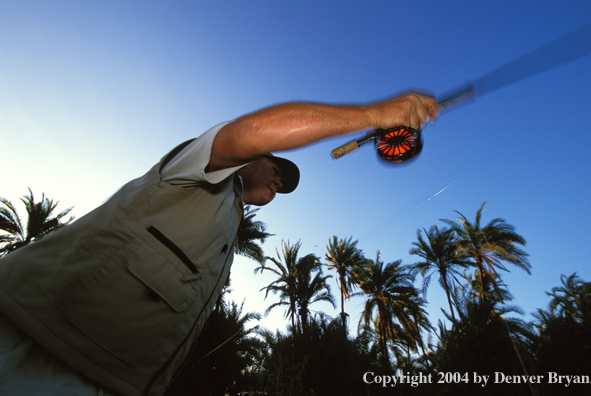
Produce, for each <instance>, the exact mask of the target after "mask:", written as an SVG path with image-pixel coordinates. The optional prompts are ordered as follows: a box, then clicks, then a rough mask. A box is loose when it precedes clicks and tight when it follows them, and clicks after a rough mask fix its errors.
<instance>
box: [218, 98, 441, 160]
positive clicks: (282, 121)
mask: <svg viewBox="0 0 591 396" xmlns="http://www.w3.org/2000/svg"><path fill="white" fill-rule="evenodd" d="M436 111H437V106H436V104H435V102H434V101H433V100H432V99H431V98H427V97H423V96H418V95H405V96H402V97H399V98H394V99H392V100H389V101H386V102H382V103H376V104H371V105H367V106H334V105H325V104H315V103H288V104H282V105H277V106H272V107H268V108H266V109H263V110H260V111H257V112H254V113H251V114H248V115H245V116H243V117H240V118H239V119H237V120H235V121H233V122H232V123H230V124H228V125H226V126H225V127H224V128H223V129H222V130H221V131H220V132H219V133H218V136H217V137H216V140H215V142H214V145H213V148H212V156H211V161H210V169H211V170H214V169H220V168H224V167H229V166H234V165H238V164H241V163H244V162H247V161H250V160H251V159H252V158H254V157H256V156H258V155H261V154H265V153H269V152H275V151H283V150H291V149H295V148H299V147H304V146H307V145H309V144H312V143H314V142H317V141H320V140H323V139H326V138H329V137H333V136H338V135H343V134H346V133H350V132H354V131H359V130H362V129H366V128H389V127H391V126H396V125H407V126H412V127H420V126H421V124H422V123H423V122H425V121H426V120H427V119H429V117H430V115H432V116H435V114H436Z"/></svg>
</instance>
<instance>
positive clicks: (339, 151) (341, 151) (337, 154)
mask: <svg viewBox="0 0 591 396" xmlns="http://www.w3.org/2000/svg"><path fill="white" fill-rule="evenodd" d="M358 148H359V145H358V144H357V141H356V140H353V141H352V142H349V143H347V144H345V145H343V146H341V147H337V148H336V149H334V150H332V151H331V152H330V154H331V155H332V158H334V159H337V158H341V157H342V156H343V155H345V154H349V153H350V152H351V151H355V150H357V149H358Z"/></svg>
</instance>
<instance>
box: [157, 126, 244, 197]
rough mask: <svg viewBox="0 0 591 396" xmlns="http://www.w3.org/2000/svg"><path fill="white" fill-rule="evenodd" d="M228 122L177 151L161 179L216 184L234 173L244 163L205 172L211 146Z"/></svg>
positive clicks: (182, 183) (185, 183)
mask: <svg viewBox="0 0 591 396" xmlns="http://www.w3.org/2000/svg"><path fill="white" fill-rule="evenodd" d="M229 123H230V122H224V123H221V124H219V125H216V126H215V127H213V128H211V129H209V130H208V131H206V132H205V133H203V134H202V135H201V136H199V137H198V138H196V139H195V140H193V141H192V142H191V143H190V144H189V145H188V146H187V147H185V148H184V149H183V150H182V151H181V152H180V153H178V154H177V155H176V156H175V157H174V158H173V159H172V160H171V161H170V162H169V163H168V164H167V165H166V166H165V167H164V169H163V170H162V172H161V176H162V180H164V181H166V182H168V183H170V184H172V185H175V186H180V187H186V188H191V187H196V186H198V185H200V184H203V183H207V184H217V183H219V182H221V181H222V180H224V179H226V178H227V177H228V176H230V175H232V174H234V173H235V172H236V171H238V170H239V169H240V168H242V167H243V166H246V165H247V164H244V165H239V166H235V167H232V168H226V169H221V170H217V171H215V172H208V173H206V172H205V167H206V166H207V164H209V159H210V158H211V147H212V145H213V141H214V139H215V137H216V136H217V134H218V132H219V131H220V130H221V129H222V128H223V127H224V126H226V125H227V124H229Z"/></svg>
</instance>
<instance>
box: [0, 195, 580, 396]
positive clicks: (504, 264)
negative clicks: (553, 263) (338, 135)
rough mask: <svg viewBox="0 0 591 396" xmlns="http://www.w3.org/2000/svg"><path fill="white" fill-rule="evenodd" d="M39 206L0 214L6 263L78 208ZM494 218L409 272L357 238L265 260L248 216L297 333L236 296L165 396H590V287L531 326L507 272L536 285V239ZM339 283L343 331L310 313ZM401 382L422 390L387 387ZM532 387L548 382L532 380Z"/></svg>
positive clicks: (247, 229)
mask: <svg viewBox="0 0 591 396" xmlns="http://www.w3.org/2000/svg"><path fill="white" fill-rule="evenodd" d="M29 193H30V194H29V196H25V197H24V198H23V202H24V203H25V205H26V208H27V214H28V215H29V219H30V220H29V224H31V226H27V227H26V231H25V228H24V227H22V226H21V221H20V219H19V218H18V215H17V214H16V211H15V210H14V208H13V207H12V205H11V204H10V202H9V201H7V200H5V199H2V200H1V201H0V203H2V204H3V205H4V207H2V208H1V209H0V221H1V222H2V223H1V225H2V228H1V230H2V231H4V233H3V234H2V235H0V238H1V239H0V252H2V253H1V254H9V253H10V252H11V251H13V250H14V249H17V248H19V247H21V246H24V245H25V244H27V243H29V242H31V241H34V240H36V239H39V238H41V237H42V236H44V235H46V234H47V233H49V232H51V231H52V230H55V229H57V228H59V227H62V226H63V225H65V224H67V223H68V222H69V221H71V219H70V220H68V221H67V222H65V223H61V222H60V220H59V219H60V218H62V217H63V216H65V215H66V214H67V213H68V212H69V209H68V210H66V211H64V212H62V213H60V214H59V215H58V216H56V217H54V218H52V217H50V216H51V213H52V211H53V210H54V209H55V205H56V204H53V201H51V200H49V199H47V198H45V197H44V196H43V197H42V202H41V203H35V201H34V199H33V194H32V193H31V192H29ZM483 208H484V205H482V207H481V208H480V209H479V210H478V211H477V213H476V216H475V218H474V220H473V221H472V220H470V219H468V218H467V217H466V216H464V215H462V214H461V213H458V215H459V218H458V220H456V221H452V220H447V219H442V220H441V222H442V223H443V225H442V226H437V225H433V226H431V227H430V228H428V229H422V230H419V231H418V233H417V241H416V242H414V243H413V244H412V246H411V248H410V254H411V255H413V256H415V257H416V258H417V261H416V262H415V263H413V264H408V265H404V264H403V263H402V262H401V261H400V260H396V261H393V262H385V261H383V259H382V257H381V253H378V254H377V256H376V257H375V259H373V258H371V259H370V258H368V257H366V256H365V254H364V253H363V252H362V251H361V250H360V249H359V248H358V247H357V241H354V240H353V238H352V237H349V238H345V239H340V238H338V237H337V236H333V237H331V238H330V239H329V241H328V245H327V251H326V255H325V257H324V260H323V259H321V258H320V257H317V256H315V255H313V254H302V253H301V252H300V248H301V242H299V241H298V242H297V243H295V244H291V243H290V242H289V241H288V242H283V244H282V249H281V252H277V256H276V257H265V256H264V254H263V250H262V248H261V243H263V242H264V241H265V239H266V238H267V237H268V236H270V235H271V234H269V233H267V232H266V230H265V225H264V224H263V223H261V222H259V221H255V220H254V217H255V213H256V210H251V209H250V208H248V207H247V208H246V211H245V216H244V219H243V221H242V223H241V226H240V230H239V234H238V235H239V243H238V245H237V253H239V254H244V255H246V256H247V257H250V258H252V259H253V260H255V262H256V263H257V266H256V268H255V273H257V272H268V273H272V274H274V276H275V280H274V281H273V282H272V283H270V284H269V285H267V286H266V287H264V288H263V289H262V290H261V291H264V292H265V295H269V294H272V295H276V296H277V297H278V301H277V302H275V303H272V304H270V305H269V307H268V309H267V311H270V310H272V309H276V308H284V309H285V318H286V320H287V324H288V326H287V332H286V333H283V332H280V331H271V330H268V329H264V328H261V327H259V326H257V325H256V322H257V321H258V319H260V317H261V315H260V314H259V313H254V312H243V310H242V306H240V305H238V304H236V303H235V302H232V301H231V300H230V299H229V294H231V293H230V291H229V288H226V290H225V292H224V294H223V295H222V296H220V298H219V300H218V302H217V304H216V307H215V309H214V312H213V313H212V315H211V317H210V318H209V320H208V322H207V324H206V326H205V328H204V329H203V332H202V334H201V336H200V338H199V342H198V343H197V344H196V345H195V348H194V350H193V351H192V353H191V355H190V356H189V358H188V359H187V361H186V363H185V365H184V366H183V367H182V369H181V370H180V371H179V372H178V373H177V375H176V377H175V379H174V381H173V383H172V385H171V386H170V388H169V390H168V391H167V393H166V395H167V396H177V395H293V396H296V395H306V396H308V395H310V396H311V395H314V396H319V395H331V396H332V395H393V394H400V395H411V396H412V395H498V394H501V395H504V396H508V395H559V394H560V395H566V394H569V395H570V394H577V395H578V394H581V395H587V394H590V391H591V384H579V383H576V382H578V381H585V380H589V377H590V376H591V363H590V359H589V356H591V350H590V349H591V283H589V282H585V281H583V280H582V279H580V278H579V277H578V276H577V275H576V273H575V274H572V275H570V276H567V275H563V276H562V278H561V279H560V282H561V285H560V286H557V287H555V288H553V289H552V290H551V291H550V292H548V293H547V294H548V296H549V297H550V303H549V305H548V307H547V308H546V309H538V310H537V312H536V313H534V321H533V322H526V321H524V320H522V319H520V318H519V316H521V315H523V312H522V311H521V309H520V308H519V306H516V305H513V304H511V302H512V295H511V293H510V292H509V290H508V289H507V287H506V285H505V284H504V282H503V280H502V277H501V271H500V270H502V271H504V272H509V269H510V268H511V266H514V267H517V268H519V269H521V270H525V271H526V272H527V273H530V269H531V264H530V263H529V261H528V255H527V253H526V252H525V251H524V250H523V247H524V246H525V239H524V238H523V237H522V236H521V235H519V234H517V232H516V231H515V229H514V227H513V226H511V225H510V224H508V223H507V222H505V220H503V219H499V218H497V219H494V220H492V221H490V222H489V223H488V224H482V223H481V217H482V211H483ZM31 219H33V220H31ZM325 270H326V271H327V272H325ZM332 271H334V272H332ZM330 273H332V274H333V275H334V276H335V278H336V281H337V284H338V286H339V293H338V294H337V299H338V300H339V302H340V304H339V305H338V307H339V308H340V315H338V316H337V317H336V318H330V317H328V316H327V315H325V314H322V313H321V314H313V311H311V309H310V307H311V306H312V305H313V304H315V303H316V302H319V301H325V302H328V303H330V304H332V305H333V306H334V307H335V308H336V307H337V299H335V296H334V295H333V294H332V292H331V290H330V287H329V284H328V279H329V278H330V277H331V276H333V275H330ZM433 278H436V279H437V281H438V283H439V287H441V288H443V290H444V291H445V295H446V300H447V301H446V302H445V304H446V306H447V307H448V310H445V311H444V314H445V316H446V319H447V320H446V321H445V322H441V321H439V323H437V325H436V326H434V325H433V324H432V323H431V322H430V321H429V319H428V317H427V313H426V310H425V308H426V302H425V300H424V298H423V297H424V295H425V292H426V290H427V288H428V287H433V286H432V283H431V280H432V279H433ZM417 284H420V285H421V286H420V288H417V286H416V285H417ZM351 296H362V297H363V298H364V300H365V302H364V309H363V312H362V314H361V317H360V319H359V321H358V323H357V325H358V326H357V332H356V334H350V333H349V331H348V327H347V326H346V323H347V318H348V315H347V313H346V310H345V303H346V301H347V300H348V299H349V298H350V297H351ZM499 373H502V375H501V374H499ZM550 373H556V374H555V376H553V377H552V376H551V375H550ZM558 375H563V376H570V378H569V379H567V378H566V377H563V378H562V379H560V378H559V377H557V376H558ZM386 376H390V377H386ZM392 376H397V377H396V378H397V379H398V380H399V381H400V378H401V377H404V378H405V381H406V382H408V381H409V380H410V381H412V380H413V378H414V380H415V381H422V383H420V384H419V385H418V386H412V384H410V383H397V384H396V386H395V387H391V386H390V385H388V386H387V387H383V386H382V384H381V383H376V382H379V380H382V383H383V380H384V378H390V379H391V378H392ZM485 376H488V383H487V385H486V386H483V382H482V381H483V378H484V377H485ZM531 378H534V379H537V380H536V381H531V380H530V381H525V380H524V379H531ZM559 379H560V381H561V383H551V382H558V380H559ZM495 380H497V382H500V381H502V383H495ZM509 380H510V381H511V383H509ZM439 381H441V383H438V382H439ZM479 381H480V383H478V382H479ZM569 381H570V384H569V386H568V387H567V386H565V385H566V384H567V382H569Z"/></svg>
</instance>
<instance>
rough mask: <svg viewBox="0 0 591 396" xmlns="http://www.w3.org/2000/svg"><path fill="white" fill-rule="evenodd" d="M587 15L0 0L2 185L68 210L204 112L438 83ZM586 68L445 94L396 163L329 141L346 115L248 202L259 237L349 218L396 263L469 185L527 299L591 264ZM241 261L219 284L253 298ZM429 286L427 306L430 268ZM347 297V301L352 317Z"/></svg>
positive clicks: (205, 122)
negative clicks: (295, 178)
mask: <svg viewBox="0 0 591 396" xmlns="http://www.w3.org/2000/svg"><path fill="white" fill-rule="evenodd" d="M589 23H591V3H590V2H582V1H573V2H568V1H560V2H558V1H557V2H533V1H513V2H505V1H495V2H483V1H474V2H469V1H412V2H411V1H363V2H362V1H290V2H287V1H273V2H271V1H216V2H213V1H211V2H206V1H202V2H196V1H184V2H183V1H171V2H164V1H150V2H143V1H142V2H140V1H101V2H78V1H54V2H43V1H18V2H14V1H5V0H0V144H1V147H2V153H3V157H2V158H3V167H2V168H3V169H4V171H3V172H2V188H1V190H0V195H1V196H4V197H6V198H9V199H12V200H13V201H17V199H18V197H21V196H22V195H24V194H25V193H26V192H27V187H31V188H32V190H33V191H34V193H36V194H37V195H39V196H40V194H41V192H45V193H46V194H47V195H48V196H50V197H52V198H55V199H58V200H60V205H61V206H63V207H67V206H74V207H75V208H74V211H73V213H74V214H75V215H76V216H77V217H80V216H82V215H83V214H84V213H86V212H88V211H89V210H91V209H93V208H94V207H96V206H97V205H99V204H101V203H102V202H104V201H105V200H106V199H107V198H108V197H109V196H110V195H111V194H113V193H114V192H115V191H116V190H117V189H118V188H119V187H120V186H121V185H123V184H124V183H125V182H127V181H128V180H130V179H133V178H135V177H137V176H140V175H141V174H143V173H144V172H145V171H146V170H148V169H149V168H150V167H151V166H152V165H153V164H154V163H155V162H156V161H158V160H159V158H160V157H161V156H162V155H164V154H165V153H166V152H167V151H168V150H169V149H171V148H172V147H174V146H175V145H176V144H177V143H179V142H181V141H184V140H186V139H188V138H191V137H194V136H197V135H199V134H200V133H202V132H203V131H205V130H207V129H209V128H210V127H211V126H213V125H216V124H218V123H220V122H223V121H226V120H231V119H234V118H236V117H238V116H240V115H242V114H245V113H248V112H251V111H255V110H257V109H260V108H263V107H266V106H269V105H273V104H276V103H282V102H289V101H313V102H323V103H335V104H350V103H359V104H363V103H369V102H372V101H375V100H378V99H383V98H387V97H391V96H394V95H396V94H398V93H401V92H406V91H407V90H409V89H418V90H421V91H424V92H430V93H432V94H434V95H436V96H438V97H439V96H441V95H443V94H445V93H446V92H447V91H449V90H451V89H453V88H455V87H457V86H459V85H461V84H463V83H465V82H466V81H468V80H470V79H475V78H478V77H480V76H482V75H484V74H486V73H488V72H490V71H493V70H495V69H496V68H498V67H500V66H502V65H503V64H505V63H507V62H510V61H512V60H514V59H516V58H518V57H520V56H522V55H524V54H526V53H528V52H530V51H532V50H534V49H536V48H538V47H540V46H542V45H544V44H546V43H549V42H551V41H553V40H555V39H557V38H559V37H561V36H563V35H565V34H568V33H570V32H571V31H573V30H575V29H577V28H580V27H582V26H585V25H587V24H589ZM590 70H591V56H586V57H584V58H581V59H579V60H577V61H575V62H571V63H568V64H565V65H562V66H560V67H558V68H554V69H552V70H550V71H547V72H544V73H542V74H539V75H536V76H533V77H531V78H528V79H526V80H522V81H519V82H517V83H515V84H512V85H510V86H507V87H504V88H503V89H500V90H498V91H495V92H492V93H490V94H488V95H485V96H482V97H480V98H478V99H477V100H476V101H475V102H473V103H470V104H467V105H465V106H462V107H460V108H457V109H454V110H453V111H451V112H449V113H446V114H444V115H443V116H442V117H441V118H440V119H439V120H438V122H437V123H436V125H434V126H428V127H426V128H425V130H424V132H423V136H424V138H425V148H424V150H423V153H422V155H421V156H420V157H419V159H418V160H417V161H414V162H413V163H412V164H411V165H407V166H402V167H396V168H394V167H391V166H383V165H382V164H380V163H379V162H378V160H377V159H376V157H375V153H374V152H373V150H372V148H371V147H370V146H369V145H367V146H364V147H362V148H361V149H360V150H358V151H357V152H355V153H352V154H350V155H348V156H346V157H343V158H341V159H339V160H333V159H332V158H331V157H330V154H329V153H330V151H331V150H332V149H333V148H335V147H337V146H340V145H341V144H344V143H346V142H347V141H349V140H350V139H351V138H352V137H355V136H359V135H361V132H360V133H357V134H354V135H352V136H351V137H341V138H338V139H331V140H329V141H325V142H321V143H318V144H315V145H313V146H311V147H308V148H305V149H300V150H295V151H291V152H288V153H283V155H284V156H285V157H287V158H289V159H291V160H293V161H294V162H296V163H298V165H299V166H300V169H301V172H302V181H301V184H300V187H299V188H298V190H296V192H295V193H293V194H290V195H287V196H279V197H278V198H277V199H276V200H275V201H274V202H273V203H272V204H271V205H269V206H268V207H265V208H262V209H261V210H260V211H259V215H258V218H259V219H260V220H262V221H264V222H265V223H266V224H267V226H268V230H269V231H270V232H272V233H274V234H276V236H275V237H272V238H271V239H270V240H269V241H268V243H266V244H265V245H264V249H265V252H266V253H267V254H268V255H275V249H276V248H279V247H280V244H281V240H282V239H284V240H290V241H291V242H292V243H295V242H296V241H298V240H300V239H301V241H302V248H301V253H302V254H308V253H315V254H317V255H319V256H322V257H323V256H324V253H325V246H326V244H327V242H328V240H329V238H331V237H332V235H337V236H339V237H341V238H345V237H349V236H352V237H353V238H354V239H357V240H359V246H360V247H361V248H362V249H363V250H364V252H365V253H366V254H367V255H368V256H369V257H371V258H375V255H376V252H377V251H378V250H381V251H382V259H383V260H385V261H387V262H389V261H394V260H398V259H401V260H402V261H403V263H406V264H411V263H413V262H415V261H416V260H417V258H416V257H412V256H409V255H408V251H409V249H410V248H411V244H412V242H413V241H415V240H416V231H417V229H420V228H423V227H424V228H428V227H430V226H431V225H432V224H439V225H441V223H440V222H439V219H441V218H450V219H454V218H455V217H456V213H455V212H454V211H455V210H457V211H459V212H461V213H463V214H464V215H465V216H466V217H468V218H470V219H473V218H474V215H475V213H476V211H477V209H478V208H479V207H480V205H481V204H482V203H483V202H485V201H486V202H488V203H487V205H486V207H485V209H484V212H483V221H485V222H488V221H490V220H492V219H493V218H496V217H501V218H504V219H505V220H506V221H507V222H509V223H510V224H513V225H514V226H515V227H516V230H517V232H518V233H520V234H521V235H523V236H524V237H525V238H526V240H527V246H526V248H525V249H526V251H527V252H528V253H529V254H530V262H531V264H532V275H531V276H529V275H527V274H526V273H525V272H524V271H522V270H519V269H517V268H511V272H510V273H508V274H506V275H505V276H504V278H503V279H504V281H505V283H507V285H508V286H509V289H510V291H511V292H512V293H513V295H514V296H515V301H514V303H515V304H517V305H519V306H521V307H522V308H523V309H524V311H525V312H526V313H531V312H533V311H535V309H536V308H542V307H543V308H545V307H546V305H547V303H548V298H547V297H546V295H545V293H544V292H545V291H549V290H550V289H551V288H552V287H554V286H557V285H559V283H560V275H561V274H567V275H570V274H571V273H573V272H575V271H576V272H577V273H578V274H579V275H580V276H581V277H582V278H583V279H585V280H591V269H590V265H589V264H590V263H589V255H588V250H589V248H588V247H589V246H590V245H591V238H590V236H589V231H588V229H589V224H590V223H591V211H590V210H589V203H588V199H589V196H590V195H591V194H590V193H591V191H590V190H591V187H590V184H591V183H590V170H589V165H588V164H587V160H588V158H589V147H590V146H591V144H590V143H591V134H590V133H589V132H590V128H589V120H588V113H589V110H588V109H589V105H590V104H591V79H590V78H589V71H590ZM278 133H281V131H278ZM442 190H444V191H442ZM439 192H441V193H439ZM437 193H439V194H437ZM436 194H437V195H436ZM585 208H587V209H585ZM254 267H255V264H254V263H253V262H251V261H249V260H246V259H243V258H237V259H236V260H235V265H234V268H233V275H232V279H233V289H234V292H233V293H232V296H233V297H234V298H235V299H236V300H238V301H242V300H243V299H244V300H245V308H246V309H247V310H255V311H259V312H262V311H264V310H265V309H266V307H267V306H268V305H269V304H271V303H272V302H273V301H274V300H273V298H272V297H269V298H268V299H267V301H263V299H262V297H263V293H261V292H259V291H258V290H259V289H260V288H261V287H263V286H265V285H267V284H268V283H270V282H271V281H272V277H270V276H261V275H257V276H254V275H253V274H252V270H253V269H254ZM332 289H333V293H334V294H335V296H336V295H337V294H338V289H337V287H336V284H334V285H333V288H332ZM428 300H429V303H430V305H429V310H428V311H429V312H430V314H431V320H432V322H433V323H436V322H437V319H438V318H440V317H441V314H440V309H439V308H440V307H444V306H445V304H446V301H445V297H444V295H443V293H442V292H441V291H440V290H439V288H438V285H437V283H436V282H433V284H432V286H431V289H430V291H429V294H428ZM362 303H363V300H362V299H361V298H357V299H354V300H352V301H350V302H348V303H347V306H346V307H347V311H348V312H349V313H350V314H351V316H352V322H353V324H356V322H357V320H358V318H359V313H360V312H361V310H362ZM317 308H318V309H321V310H326V311H327V312H328V313H329V314H331V315H334V314H335V312H334V311H332V310H331V309H328V308H327V307H326V306H323V305H318V307H317ZM282 316H283V312H281V311H277V312H276V313H274V314H272V315H270V316H269V318H268V319H266V320H265V321H264V322H263V324H264V325H266V326H268V327H275V326H278V327H280V328H282V327H283V326H284V324H285V321H284V320H283V318H282ZM527 318H529V317H527Z"/></svg>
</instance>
